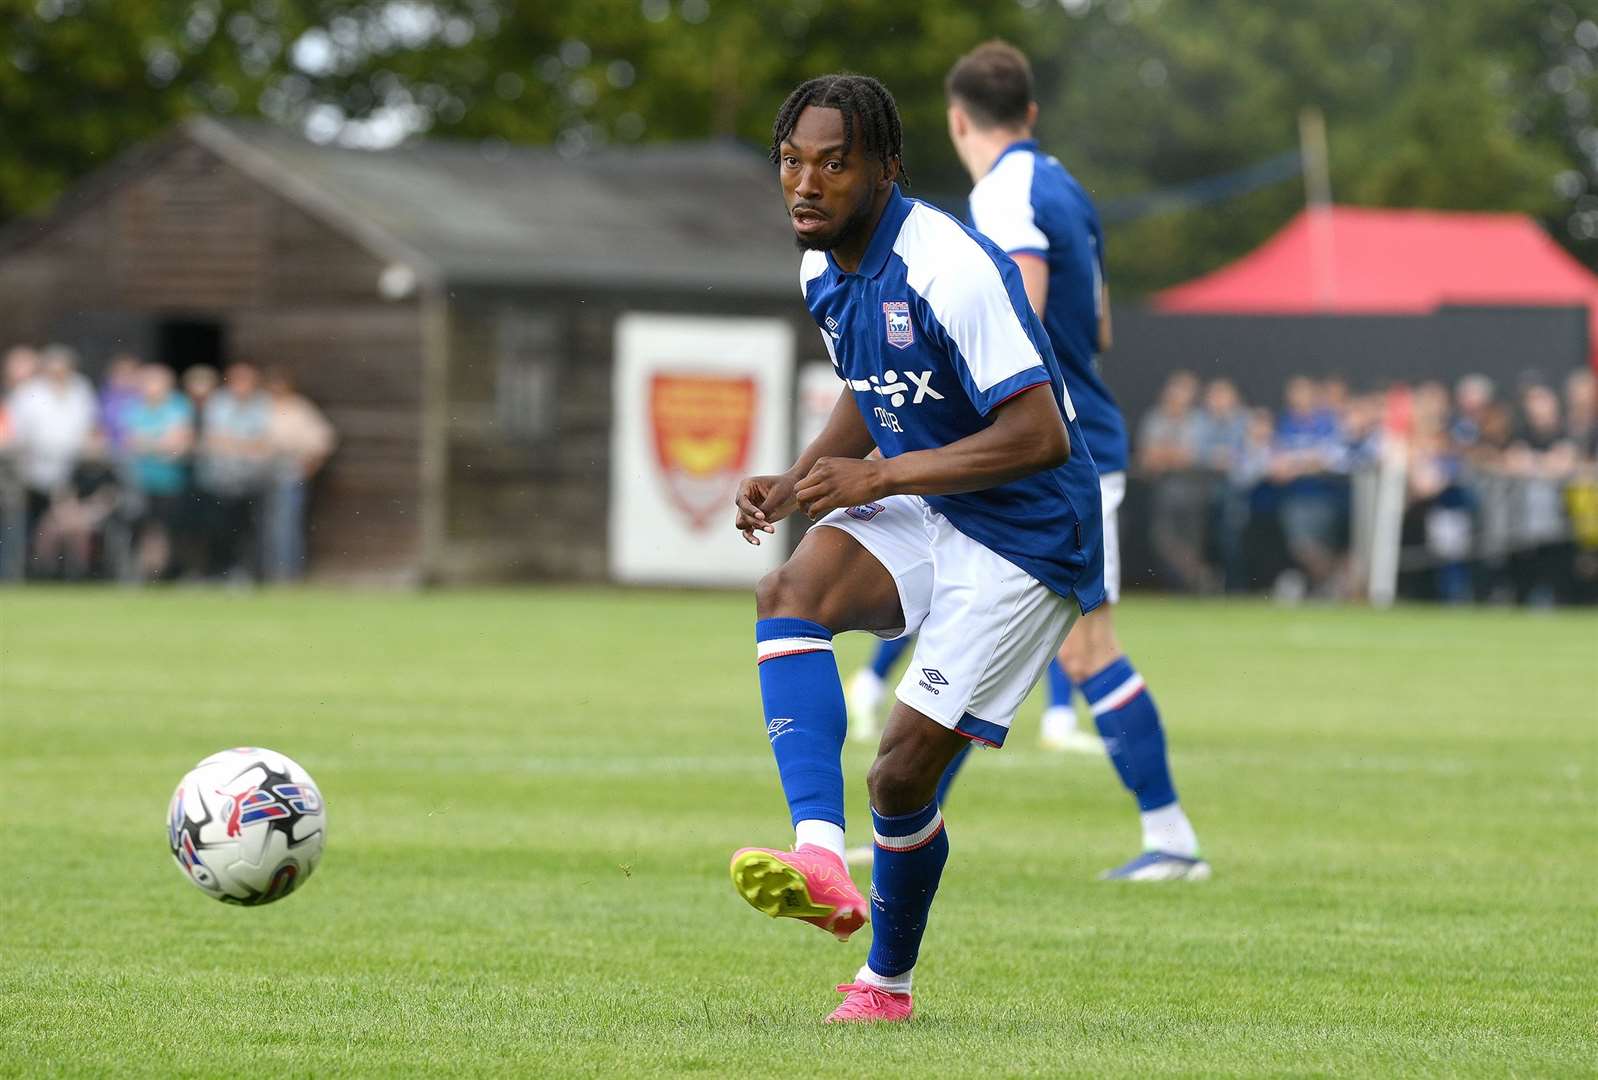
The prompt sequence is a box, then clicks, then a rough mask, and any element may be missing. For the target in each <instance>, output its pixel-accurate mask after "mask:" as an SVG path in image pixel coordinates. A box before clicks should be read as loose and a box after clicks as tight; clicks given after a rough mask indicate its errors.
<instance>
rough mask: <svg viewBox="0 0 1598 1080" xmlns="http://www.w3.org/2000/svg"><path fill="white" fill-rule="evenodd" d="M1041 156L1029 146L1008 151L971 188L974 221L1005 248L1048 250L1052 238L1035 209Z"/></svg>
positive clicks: (978, 230) (972, 218)
mask: <svg viewBox="0 0 1598 1080" xmlns="http://www.w3.org/2000/svg"><path fill="white" fill-rule="evenodd" d="M1036 164H1037V156H1036V155H1035V154H1033V153H1032V152H1031V151H1028V150H1017V151H1014V152H1013V153H1009V154H1006V155H1004V157H1003V158H1001V159H1000V160H999V163H998V164H997V165H995V166H994V167H993V171H992V172H990V173H988V175H986V176H984V177H983V178H982V179H981V180H978V181H977V183H976V186H975V187H973V188H972V189H971V224H973V225H975V226H976V229H977V232H979V233H981V234H982V235H984V236H986V237H987V238H988V239H989V240H992V241H993V242H994V243H995V244H998V245H999V246H1000V247H1001V248H1003V249H1004V250H1005V251H1008V252H1010V253H1012V254H1013V253H1015V252H1017V251H1047V250H1049V238H1048V237H1047V236H1045V235H1044V234H1043V230H1041V229H1039V228H1038V226H1037V221H1036V220H1035V218H1034V216H1033V212H1032V171H1033V169H1034V167H1035V166H1036Z"/></svg>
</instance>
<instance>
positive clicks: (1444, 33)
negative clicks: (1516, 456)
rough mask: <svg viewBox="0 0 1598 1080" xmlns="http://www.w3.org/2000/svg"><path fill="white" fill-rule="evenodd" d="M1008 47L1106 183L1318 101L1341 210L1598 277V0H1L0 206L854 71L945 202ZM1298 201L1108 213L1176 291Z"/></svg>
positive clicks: (1070, 149) (778, 86)
mask: <svg viewBox="0 0 1598 1080" xmlns="http://www.w3.org/2000/svg"><path fill="white" fill-rule="evenodd" d="M994 35H1004V36H1008V37H1010V38H1012V39H1013V40H1015V41H1017V43H1019V44H1021V45H1022V46H1023V47H1024V48H1026V49H1027V51H1028V52H1029V53H1030V54H1031V55H1032V56H1033V58H1034V63H1035V65H1036V68H1037V74H1038V86H1039V101H1040V104H1041V106H1042V117H1043V118H1042V122H1041V125H1040V136H1041V137H1042V139H1043V141H1044V143H1045V144H1046V146H1048V147H1049V148H1050V149H1051V150H1053V151H1054V152H1056V153H1057V154H1058V155H1059V156H1060V157H1061V158H1062V159H1064V160H1065V162H1066V164H1067V165H1068V166H1069V167H1070V168H1071V169H1072V170H1073V171H1075V172H1076V173H1077V174H1078V175H1079V176H1080V177H1081V178H1082V179H1083V180H1084V182H1085V183H1087V184H1088V186H1089V187H1090V188H1091V189H1092V190H1093V191H1094V193H1095V194H1096V195H1097V196H1098V197H1099V198H1100V199H1101V200H1103V199H1109V198H1114V197H1117V196H1124V195H1129V194H1134V193H1138V192H1149V191H1156V190H1159V189H1162V188H1167V187H1170V186H1173V185H1179V184H1183V183H1186V182H1188V181H1192V180H1194V179H1198V178H1203V177H1207V176H1212V175H1215V174H1218V173H1225V172H1228V171H1230V170H1235V169H1238V168H1240V167H1243V166H1247V165H1249V164H1251V163H1253V162H1257V161H1259V160H1261V159H1264V158H1268V157H1270V156H1272V155H1275V154H1279V153H1281V152H1282V151H1283V150H1287V149H1291V148H1292V147H1293V146H1294V145H1295V143H1296V139H1297V126H1296V125H1297V116H1298V112H1299V110H1300V108H1301V107H1303V106H1305V105H1317V106H1319V107H1320V108H1322V109H1323V110H1324V112H1325V115H1326V117H1327V121H1328V126H1329V129H1330V142H1331V160H1332V177H1333V190H1334V193H1335V195H1336V197H1337V198H1338V200H1339V201H1343V202H1353V203H1362V204H1371V205H1392V206H1433V207H1447V208H1459V209H1494V210H1523V211H1526V212H1530V213H1533V214H1536V215H1538V216H1540V217H1541V218H1542V219H1543V220H1544V221H1545V223H1546V224H1547V225H1548V227H1549V229H1550V231H1551V232H1553V234H1554V235H1555V236H1557V237H1558V238H1559V239H1560V240H1561V241H1562V242H1564V243H1566V244H1567V245H1568V246H1570V247H1571V249H1572V250H1574V251H1576V252H1577V253H1578V254H1579V255H1580V256H1581V257H1583V258H1584V259H1585V260H1586V261H1588V262H1589V263H1590V264H1593V265H1598V126H1595V123H1594V119H1593V111H1592V110H1593V101H1592V98H1593V95H1594V94H1598V75H1595V71H1598V3H1595V0H1581V6H1580V7H1578V6H1577V5H1576V4H1575V3H1573V2H1571V0H1457V2H1455V3H1451V4H1449V5H1447V8H1446V11H1445V10H1443V9H1441V8H1439V7H1438V6H1436V5H1430V4H1415V3H1412V2H1409V0H1340V2H1339V3H1337V4H1317V5H1307V4H1297V3H1281V4H1262V3H1259V2H1258V0H1206V2H1205V3H1202V4H1201V3H1194V2H1187V0H991V2H989V3H984V4H971V3H968V2H965V0H871V2H869V3H867V2H865V0H582V2H577V0H541V2H535V3H524V2H515V0H366V2H362V3H350V2H344V0H0V220H4V219H5V218H6V217H10V216H15V215H17V214H19V213H24V212H30V211H36V210H38V209H40V208H42V207H43V206H45V205H47V204H48V202H49V200H50V199H51V198H52V197H53V196H54V195H55V194H56V193H58V192H59V191H60V190H61V189H62V188H63V187H64V186H65V185H67V184H68V183H70V182H71V181H73V180H74V179H76V178H77V177H79V176H81V175H82V174H84V173H85V172H87V171H88V170H91V169H93V168H94V167H96V166H98V165H100V164H102V163H104V162H105V161H107V160H108V159H109V158H110V157H112V156H113V155H115V154H116V153H118V152H119V151H121V150H122V149H124V148H126V147H128V146H130V145H132V144H133V143H136V142H138V141H139V140H142V139H145V138H148V137H150V136H152V135H154V134H156V133H158V132H160V131H161V130H162V129H164V128H165V127H167V126H168V125H170V124H171V123H172V122H173V121H174V120H176V119H177V118H179V117H181V116H183V115H185V114H187V113H190V112H194V111H205V112H210V113H214V114H220V115H244V116H259V117H264V118H266V119H269V120H272V121H274V122H277V123H280V124H284V125H287V126H291V127H295V128H298V129H300V130H302V131H304V132H305V133H306V134H307V135H308V136H310V137H313V138H316V139H321V140H332V139H337V140H340V141H342V142H345V143H348V144H351V145H385V144H388V143H391V142H393V141H395V140H397V139H400V138H403V137H406V136H409V135H414V134H422V133H426V134H432V135H442V136H450V137H458V138H468V139H481V140H507V141H512V142H534V143H553V144H554V145H556V146H557V147H559V148H560V149H561V151H562V152H564V153H569V154H581V153H586V152H589V151H591V150H593V149H595V148H598V147H601V146H604V145H607V144H616V143H628V142H634V141H639V140H662V139H701V138H714V137H734V138H738V139H743V140H747V141H750V142H752V143H755V144H756V145H763V144H764V142H765V141H766V139H767V137H768V135H769V130H770V122H771V116H772V113H773V111H774V110H775V108H776V105H777V104H778V102H779V101H780V100H781V98H782V96H783V95H784V94H785V93H786V91H787V90H788V89H789V88H790V87H791V86H792V85H794V84H795V83H797V82H798V81H800V80H801V79H803V78H806V77H808V76H810V75H813V74H816V73H818V72H821V71H826V70H835V69H851V70H859V71H867V72H870V73H872V74H875V75H878V76H879V77H881V78H882V79H883V80H884V81H885V82H886V83H887V84H888V85H889V87H890V88H891V89H892V90H893V91H894V93H895V94H896V96H897V97H898V99H899V102H900V106H901V110H902V112H903V114H904V118H905V130H906V147H907V164H908V165H909V170H910V174H911V176H912V177H913V178H914V180H915V182H916V187H917V189H918V190H920V191H922V192H931V193H933V194H935V195H943V196H945V198H946V200H951V201H952V200H954V199H958V198H959V196H960V195H961V194H962V193H963V191H964V190H965V188H966V186H967V184H968V181H967V179H966V178H965V177H964V176H963V175H962V174H961V172H960V170H959V167H958V165H957V163H956V162H955V160H954V156H953V153H952V151H951V150H950V149H949V147H948V143H947V139H946V136H945V133H944V118H943V97H942V78H943V74H944V72H945V70H946V69H947V67H948V65H949V64H950V62H951V61H952V60H953V59H954V57H955V56H957V55H958V54H959V53H961V52H963V51H964V50H966V49H968V48H969V47H971V46H972V45H973V44H975V43H977V42H978V41H980V40H982V39H984V38H986V37H990V36H994ZM1302 202H1303V192H1302V188H1301V187H1300V186H1299V185H1296V184H1293V183H1282V184H1278V185H1275V186H1273V187H1269V188H1267V189H1265V190H1261V191H1257V192H1254V193H1252V194H1249V195H1246V196H1243V197H1239V198H1234V199H1229V200H1226V201H1221V202H1215V203H1212V204H1209V205H1203V206H1194V207H1190V208H1187V209H1184V210H1179V211H1173V212H1166V213H1159V214H1155V215H1152V216H1148V217H1144V218H1142V219H1139V220H1136V221H1131V222H1127V223H1123V224H1119V225H1116V226H1115V227H1113V228H1112V230H1111V233H1110V255H1111V259H1112V274H1114V276H1115V278H1116V280H1117V282H1118V283H1119V284H1120V286H1121V288H1122V291H1123V294H1124V293H1125V292H1136V291H1141V290H1145V289H1149V288H1155V287H1158V286H1161V285H1165V284H1170V283H1172V282H1174V281H1178V280H1181V279H1183V278H1185V277H1187V276H1190V275H1191V274H1193V273H1196V272H1199V271H1202V270H1204V269H1208V268H1210V267H1213V266H1215V265H1218V264H1220V263H1222V262H1224V261H1226V260H1227V259H1229V258H1232V257H1235V256H1236V255H1237V254H1239V253H1240V252H1242V251H1244V250H1247V249H1248V248H1249V247H1251V246H1252V245H1254V244H1255V243H1257V242H1258V241H1259V240H1260V239H1262V238H1263V237H1264V236H1266V235H1268V234H1269V233H1270V232H1272V231H1274V230H1275V229H1276V228H1278V227H1280V226H1281V224H1282V223H1283V222H1284V221H1285V220H1286V219H1287V218H1288V217H1289V216H1291V214H1293V213H1294V212H1295V211H1296V210H1297V208H1298V207H1300V206H1301V205H1302Z"/></svg>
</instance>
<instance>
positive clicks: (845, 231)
mask: <svg viewBox="0 0 1598 1080" xmlns="http://www.w3.org/2000/svg"><path fill="white" fill-rule="evenodd" d="M872 201H873V200H872V195H871V189H870V188H867V189H866V190H865V193H864V194H862V195H861V196H860V201H859V202H858V203H856V204H855V208H854V209H853V210H851V211H849V216H848V217H846V218H844V219H843V224H842V225H841V226H840V227H839V228H838V231H837V232H835V233H833V234H832V235H831V236H801V235H800V234H799V233H794V234H793V242H794V246H795V247H797V248H798V249H799V250H800V251H832V250H833V249H834V248H838V247H842V246H844V245H845V244H849V243H852V242H854V241H855V240H858V239H859V238H860V236H861V234H862V233H864V232H865V231H866V230H867V229H869V228H871V203H872Z"/></svg>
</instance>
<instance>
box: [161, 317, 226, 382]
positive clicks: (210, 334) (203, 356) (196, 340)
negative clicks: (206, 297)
mask: <svg viewBox="0 0 1598 1080" xmlns="http://www.w3.org/2000/svg"><path fill="white" fill-rule="evenodd" d="M153 359H157V360H159V361H161V362H162V363H163V364H165V365H167V366H168V367H170V368H171V369H172V370H174V371H176V372H177V373H178V374H179V375H182V374H183V373H184V372H185V371H187V370H188V369H189V368H191V367H193V366H194V365H196V364H209V365H211V366H212V367H214V368H216V369H217V370H218V371H220V370H221V369H222V368H223V367H225V366H226V365H227V339H226V334H225V333H224V330H223V326H222V324H221V323H220V322H218V321H217V320H215V319H190V318H183V319H162V320H161V321H160V322H159V323H157V324H156V328H155V356H154V357H153Z"/></svg>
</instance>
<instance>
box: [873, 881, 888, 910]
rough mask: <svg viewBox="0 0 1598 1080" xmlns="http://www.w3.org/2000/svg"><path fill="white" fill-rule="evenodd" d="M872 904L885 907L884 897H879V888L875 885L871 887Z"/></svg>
mask: <svg viewBox="0 0 1598 1080" xmlns="http://www.w3.org/2000/svg"><path fill="white" fill-rule="evenodd" d="M871 902H872V903H873V904H875V905H877V906H878V907H883V906H885V905H884V904H883V903H882V897H880V896H878V895H877V887H876V886H875V885H873V886H871Z"/></svg>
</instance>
